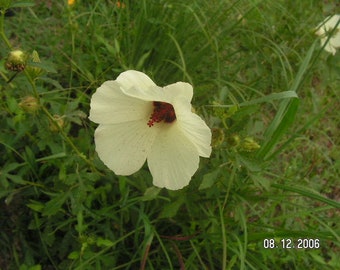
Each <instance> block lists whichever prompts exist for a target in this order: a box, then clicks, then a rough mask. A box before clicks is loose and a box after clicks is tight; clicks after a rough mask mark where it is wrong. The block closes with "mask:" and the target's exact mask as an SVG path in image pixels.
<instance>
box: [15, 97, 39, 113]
mask: <svg viewBox="0 0 340 270" xmlns="http://www.w3.org/2000/svg"><path fill="white" fill-rule="evenodd" d="M19 107H20V108H21V109H23V110H24V111H25V112H27V113H35V112H36V111H37V110H39V107H40V106H39V101H38V100H37V99H36V98H35V97H32V96H27V97H24V98H23V99H22V101H21V102H20V103H19Z"/></svg>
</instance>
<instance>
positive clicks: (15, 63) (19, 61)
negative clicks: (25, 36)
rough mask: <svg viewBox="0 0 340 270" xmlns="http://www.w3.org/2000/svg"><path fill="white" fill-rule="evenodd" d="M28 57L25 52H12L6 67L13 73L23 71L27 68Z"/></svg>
mask: <svg viewBox="0 0 340 270" xmlns="http://www.w3.org/2000/svg"><path fill="white" fill-rule="evenodd" d="M26 63H27V56H26V54H25V53H24V52H23V51H20V50H15V51H11V52H10V53H9V54H8V56H7V60H6V62H5V67H6V69H8V70H11V71H23V70H24V69H25V67H26Z"/></svg>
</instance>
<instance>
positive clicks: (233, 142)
mask: <svg viewBox="0 0 340 270" xmlns="http://www.w3.org/2000/svg"><path fill="white" fill-rule="evenodd" d="M240 141H241V139H240V136H239V135H237V134H234V135H231V136H230V137H228V139H227V143H228V145H229V146H231V147H237V146H239V144H240Z"/></svg>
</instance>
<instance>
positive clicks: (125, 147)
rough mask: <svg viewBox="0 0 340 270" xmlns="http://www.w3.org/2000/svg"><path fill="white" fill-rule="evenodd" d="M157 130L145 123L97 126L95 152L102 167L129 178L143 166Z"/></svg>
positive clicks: (133, 122) (135, 122)
mask: <svg viewBox="0 0 340 270" xmlns="http://www.w3.org/2000/svg"><path fill="white" fill-rule="evenodd" d="M158 132H159V128H157V127H153V128H149V127H148V126H147V124H146V122H144V121H130V122H125V123H118V124H112V125H99V126H98V128H97V129H96V131H95V143H96V151H97V153H98V156H99V158H100V159H101V160H102V161H103V162H104V164H105V165H106V166H107V167H109V168H110V169H111V170H113V171H114V172H115V173H116V174H118V175H130V174H133V173H135V172H136V171H138V170H139V169H140V168H141V167H142V166H143V164H144V162H145V160H146V157H147V155H148V153H149V151H150V149H151V146H152V144H153V142H154V140H155V137H156V135H157V133H158Z"/></svg>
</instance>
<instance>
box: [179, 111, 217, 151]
mask: <svg viewBox="0 0 340 270" xmlns="http://www.w3.org/2000/svg"><path fill="white" fill-rule="evenodd" d="M177 123H178V126H179V129H180V131H181V132H182V133H183V134H184V135H185V136H186V137H187V138H188V139H189V140H190V142H191V143H192V144H194V145H195V147H196V149H197V151H198V153H199V155H200V156H202V157H210V154H211V136H212V134H211V130H210V128H209V127H208V126H207V124H206V123H205V122H204V121H203V119H202V118H201V117H199V116H198V115H197V114H194V113H192V112H187V113H183V114H178V115H177Z"/></svg>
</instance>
